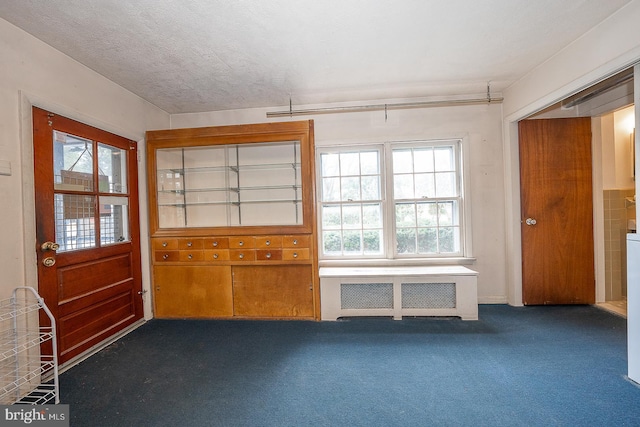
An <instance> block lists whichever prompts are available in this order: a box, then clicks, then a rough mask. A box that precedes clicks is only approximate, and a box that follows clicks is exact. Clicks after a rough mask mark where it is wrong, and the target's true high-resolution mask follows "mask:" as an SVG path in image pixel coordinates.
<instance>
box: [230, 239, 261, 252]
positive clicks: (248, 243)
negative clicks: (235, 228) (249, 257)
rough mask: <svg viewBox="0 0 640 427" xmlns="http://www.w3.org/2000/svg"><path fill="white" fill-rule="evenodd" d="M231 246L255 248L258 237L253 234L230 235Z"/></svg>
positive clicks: (232, 247)
mask: <svg viewBox="0 0 640 427" xmlns="http://www.w3.org/2000/svg"><path fill="white" fill-rule="evenodd" d="M229 247H230V248H231V249H242V248H249V249H253V248H255V247H256V238H255V237H253V236H240V237H229Z"/></svg>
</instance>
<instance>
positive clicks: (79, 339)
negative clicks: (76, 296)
mask: <svg viewBox="0 0 640 427" xmlns="http://www.w3.org/2000/svg"><path fill="white" fill-rule="evenodd" d="M131 299H132V297H131V293H130V292H124V293H121V294H118V295H116V296H114V297H112V298H109V299H106V300H103V301H101V302H100V303H98V304H96V305H94V306H92V307H90V308H88V309H85V310H80V311H74V312H73V313H72V314H69V315H67V316H63V317H61V318H60V320H59V322H58V334H59V337H60V343H61V344H62V346H63V348H64V349H65V350H63V352H62V353H63V354H65V353H68V352H71V351H73V353H77V352H78V351H84V350H86V349H88V348H90V347H92V346H93V345H95V344H97V343H99V342H100V341H102V340H103V339H104V338H105V337H108V336H109V335H111V333H112V330H113V328H114V327H116V326H117V325H120V324H123V323H124V322H126V321H128V320H131V319H132V318H133V317H134V316H135V307H134V306H133V304H132V303H131Z"/></svg>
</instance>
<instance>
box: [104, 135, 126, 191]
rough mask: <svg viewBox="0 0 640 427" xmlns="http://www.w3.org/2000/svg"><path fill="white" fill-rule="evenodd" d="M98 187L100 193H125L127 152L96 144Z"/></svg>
mask: <svg viewBox="0 0 640 427" xmlns="http://www.w3.org/2000/svg"><path fill="white" fill-rule="evenodd" d="M98 175H99V180H98V187H99V191H100V192H101V193H126V192H127V152H126V151H125V150H123V149H121V148H117V147H112V146H110V145H105V144H101V143H100V144H98Z"/></svg>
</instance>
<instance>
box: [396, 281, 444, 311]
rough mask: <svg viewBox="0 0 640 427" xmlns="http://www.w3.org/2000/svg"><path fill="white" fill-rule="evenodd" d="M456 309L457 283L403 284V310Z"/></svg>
mask: <svg viewBox="0 0 640 427" xmlns="http://www.w3.org/2000/svg"><path fill="white" fill-rule="evenodd" d="M455 307H456V284H455V283H402V308H455Z"/></svg>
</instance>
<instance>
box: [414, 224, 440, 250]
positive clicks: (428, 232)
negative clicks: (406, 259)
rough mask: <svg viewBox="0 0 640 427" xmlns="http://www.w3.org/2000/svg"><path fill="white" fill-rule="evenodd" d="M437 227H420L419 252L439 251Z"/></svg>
mask: <svg viewBox="0 0 640 427" xmlns="http://www.w3.org/2000/svg"><path fill="white" fill-rule="evenodd" d="M437 230H438V229H437V228H419V229H418V253H421V254H429V253H437V252H438V232H437Z"/></svg>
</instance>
